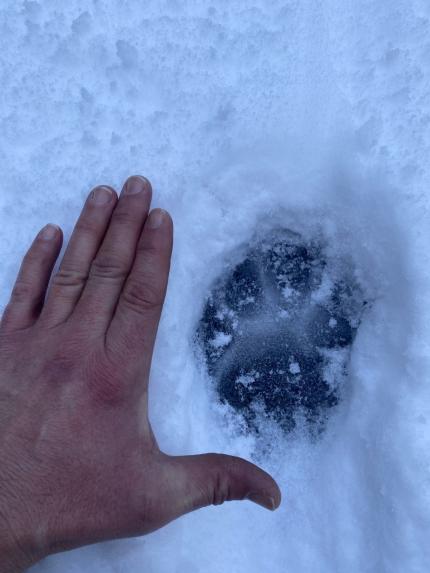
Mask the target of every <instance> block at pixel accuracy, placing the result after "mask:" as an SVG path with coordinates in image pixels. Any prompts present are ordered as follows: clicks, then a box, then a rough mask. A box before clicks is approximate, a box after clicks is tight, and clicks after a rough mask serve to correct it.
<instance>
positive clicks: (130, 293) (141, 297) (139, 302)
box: [122, 281, 163, 314]
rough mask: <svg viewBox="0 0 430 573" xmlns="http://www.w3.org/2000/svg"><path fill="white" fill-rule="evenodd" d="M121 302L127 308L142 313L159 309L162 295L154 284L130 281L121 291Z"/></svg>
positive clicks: (161, 303)
mask: <svg viewBox="0 0 430 573" xmlns="http://www.w3.org/2000/svg"><path fill="white" fill-rule="evenodd" d="M122 302H123V304H124V305H125V306H126V307H127V308H128V309H130V310H133V311H134V312H138V313H142V314H144V313H145V312H148V311H157V310H161V307H162V306H163V295H162V293H161V292H160V289H159V288H157V287H156V286H155V285H154V284H151V283H149V282H147V283H142V282H139V283H138V282H136V281H130V284H129V285H128V286H127V288H126V289H125V290H124V292H123V295H122Z"/></svg>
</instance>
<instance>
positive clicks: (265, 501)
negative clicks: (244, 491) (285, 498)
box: [246, 491, 276, 511]
mask: <svg viewBox="0 0 430 573" xmlns="http://www.w3.org/2000/svg"><path fill="white" fill-rule="evenodd" d="M246 497H247V499H249V500H250V501H253V502H254V503H258V505H261V506H262V507H264V508H265V509H270V511H274V510H275V508H276V504H275V499H274V498H273V497H271V496H270V495H265V494H264V493H261V492H255V491H252V492H251V493H249V494H248V495H247V496H246Z"/></svg>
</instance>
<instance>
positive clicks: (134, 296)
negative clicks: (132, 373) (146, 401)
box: [106, 209, 173, 368]
mask: <svg viewBox="0 0 430 573" xmlns="http://www.w3.org/2000/svg"><path fill="white" fill-rule="evenodd" d="M172 244H173V223H172V219H171V217H170V215H169V214H168V213H167V212H166V211H163V210H162V209H154V210H153V211H152V212H151V213H150V215H149V217H148V219H147V221H146V223H145V226H144V228H143V231H142V235H141V237H140V240H139V243H138V246H137V252H136V258H135V261H134V265H133V268H132V270H131V272H130V275H129V277H128V279H127V282H126V284H125V286H124V289H123V291H122V293H121V296H120V299H119V301H118V306H117V309H116V312H115V315H114V317H113V319H112V322H111V325H110V327H109V330H108V332H107V337H106V340H107V343H108V345H109V344H111V346H112V347H113V348H115V349H117V350H118V349H119V350H120V351H121V353H122V354H125V355H127V356H128V357H130V353H131V355H132V356H133V357H134V356H139V357H140V356H141V357H142V358H143V360H146V362H147V364H146V365H147V366H148V368H149V365H150V361H151V355H152V349H153V346H154V341H155V336H156V334H157V328H158V323H159V321H160V316H161V310H162V308H163V303H164V298H165V295H166V288H167V281H168V277H169V269H170V258H171V255H172ZM139 367H140V364H139Z"/></svg>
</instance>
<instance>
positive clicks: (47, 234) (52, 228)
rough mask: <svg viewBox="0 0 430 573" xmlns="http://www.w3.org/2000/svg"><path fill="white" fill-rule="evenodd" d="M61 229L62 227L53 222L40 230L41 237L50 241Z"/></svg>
mask: <svg viewBox="0 0 430 573" xmlns="http://www.w3.org/2000/svg"><path fill="white" fill-rule="evenodd" d="M59 230H60V227H58V226H57V225H51V224H49V225H46V226H45V227H43V229H42V230H41V231H40V233H39V237H40V238H41V239H43V240H44V241H50V240H51V239H53V238H54V237H55V236H56V235H57V233H58V231H59Z"/></svg>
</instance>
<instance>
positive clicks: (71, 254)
mask: <svg viewBox="0 0 430 573" xmlns="http://www.w3.org/2000/svg"><path fill="white" fill-rule="evenodd" d="M116 201H117V197H116V193H115V191H114V190H113V189H111V188H110V187H106V186H100V187H96V188H95V189H94V190H93V191H92V192H91V193H90V194H89V196H88V198H87V201H86V202H85V206H84V208H83V210H82V213H81V215H80V217H79V219H78V221H77V223H76V226H75V228H74V230H73V233H72V236H71V237H70V241H69V244H68V246H67V249H66V252H65V253H64V257H63V260H62V262H61V265H60V268H59V270H58V273H57V274H56V275H55V276H54V277H53V280H52V283H51V287H50V291H49V293H48V297H47V300H46V303H45V305H44V308H43V311H42V315H41V319H42V320H44V321H46V322H47V323H48V324H49V325H50V326H54V325H57V324H60V323H61V322H64V321H65V320H66V319H67V318H68V317H69V316H70V315H71V314H72V312H73V310H74V308H75V306H76V304H77V302H78V300H79V298H80V296H81V294H82V291H83V289H84V286H85V284H86V282H87V278H88V274H89V271H90V268H91V263H92V262H93V259H94V257H95V256H96V254H97V251H98V249H99V247H100V244H101V242H102V240H103V237H104V235H105V233H106V229H107V227H108V225H109V221H110V218H111V215H112V211H113V209H114V207H115V205H116Z"/></svg>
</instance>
